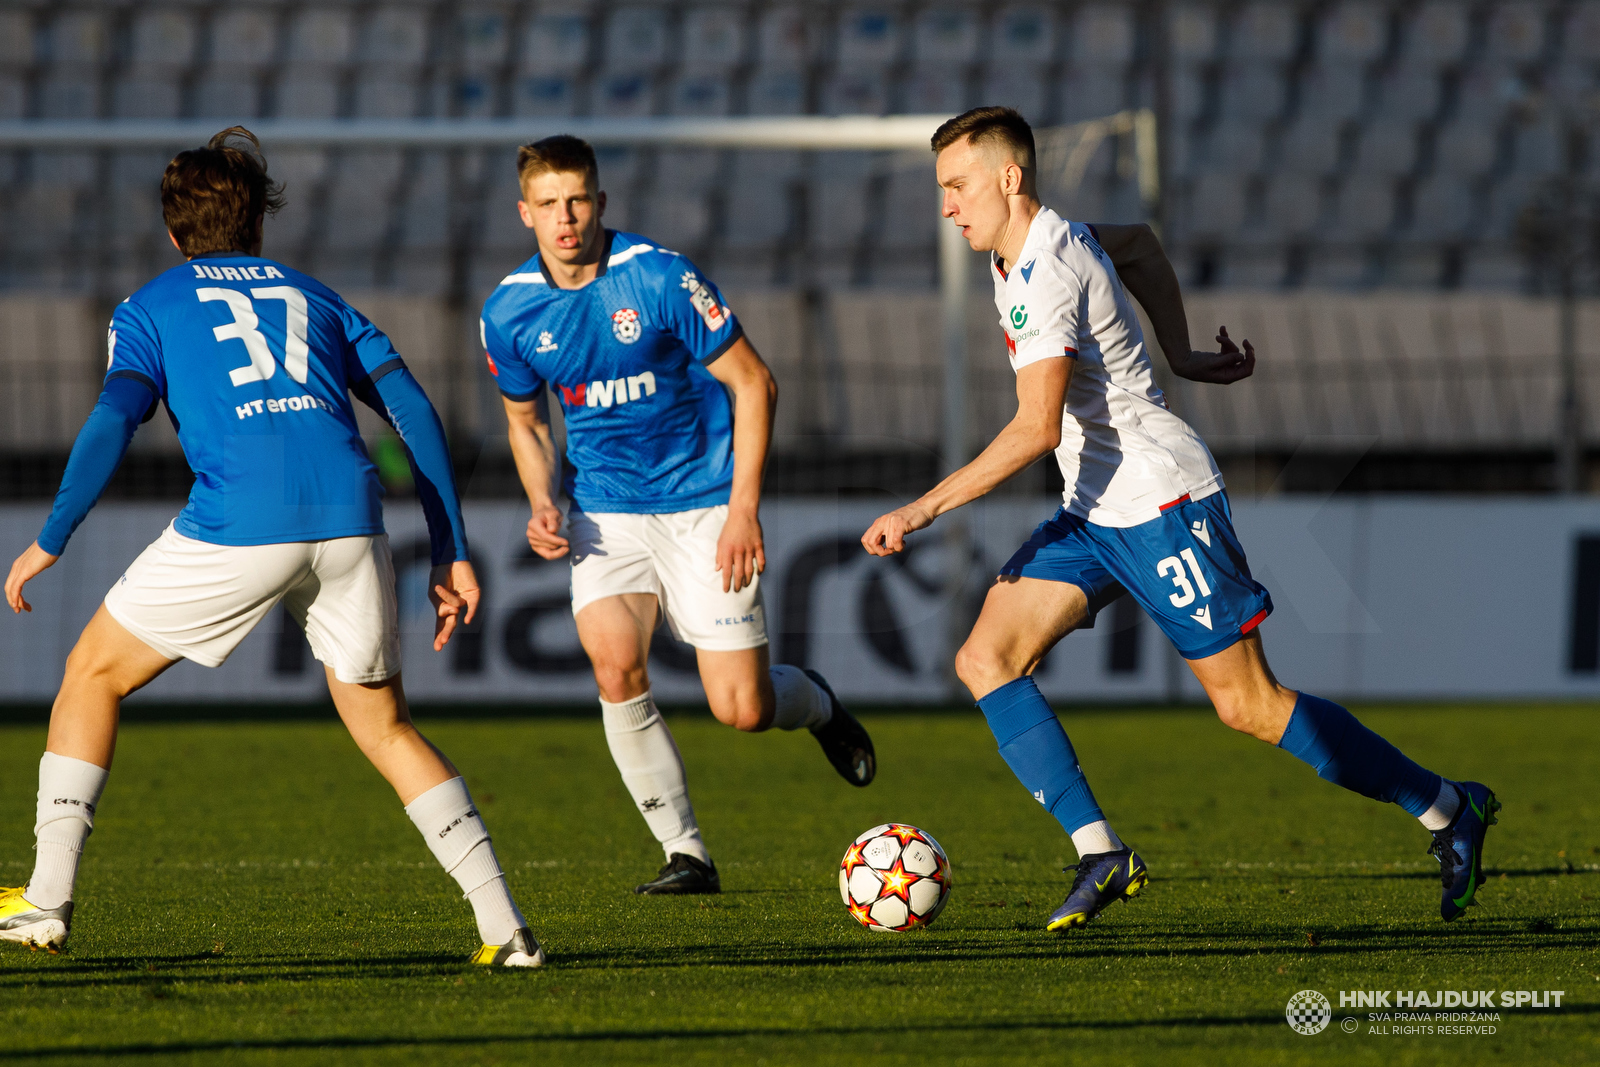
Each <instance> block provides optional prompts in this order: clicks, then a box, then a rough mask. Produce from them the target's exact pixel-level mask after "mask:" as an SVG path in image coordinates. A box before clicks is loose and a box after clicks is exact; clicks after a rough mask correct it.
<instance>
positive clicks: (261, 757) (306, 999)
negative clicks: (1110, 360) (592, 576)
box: [0, 706, 1600, 1065]
mask: <svg viewBox="0 0 1600 1067" xmlns="http://www.w3.org/2000/svg"><path fill="white" fill-rule="evenodd" d="M1357 710H1358V713H1359V714H1361V715H1362V717H1363V718H1364V719H1365V720H1366V721H1367V722H1368V723H1370V724H1371V725H1373V726H1374V727H1376V728H1377V729H1378V730H1380V731H1382V732H1383V733H1384V734H1386V735H1387V736H1389V737H1390V738H1391V739H1393V740H1394V741H1395V742H1396V743H1397V744H1399V745H1400V746H1401V747H1402V748H1404V749H1405V750H1407V751H1408V752H1410V753H1412V754H1414V755H1415V756H1416V757H1417V758H1418V759H1419V760H1421V761H1422V762H1424V763H1426V764H1428V765H1430V766H1433V767H1435V768H1437V769H1439V770H1441V771H1443V772H1444V773H1446V774H1451V775H1456V776H1472V777H1479V778H1481V779H1483V780H1485V781H1487V782H1488V783H1489V784H1490V785H1491V786H1493V787H1494V788H1495V789H1496V790H1497V791H1498V792H1499V794H1500V796H1501V798H1502V799H1503V801H1504V802H1505V811H1504V812H1503V813H1502V817H1501V822H1500V825H1499V826H1497V827H1495V828H1494V829H1493V830H1491V831H1490V835H1489V839H1488V850H1487V855H1488V864H1487V866H1488V868H1489V873H1488V880H1487V884H1486V885H1485V886H1484V888H1483V890H1482V891H1481V893H1480V896H1479V899H1480V901H1481V903H1482V907H1480V908H1478V909H1475V910H1474V911H1472V912H1471V913H1469V914H1470V918H1467V919H1463V920H1462V921H1459V922H1457V923H1455V924H1452V925H1450V926H1446V925H1444V924H1443V923H1441V922H1440V921H1439V918H1438V897H1439V885H1438V876H1437V873H1436V872H1437V866H1436V864H1435V863H1434V861H1433V860H1432V859H1431V858H1430V857H1429V856H1427V855H1426V854H1425V852H1424V849H1425V848H1426V846H1427V843H1428V837H1427V834H1426V833H1425V832H1424V831H1423V830H1422V829H1421V828H1420V827H1419V826H1418V825H1417V824H1416V822H1415V821H1414V820H1412V819H1410V818H1409V817H1407V816H1406V815H1405V814H1404V813H1403V812H1401V811H1400V810H1398V809H1397V808H1394V807H1384V806H1380V805H1378V804H1375V803H1372V802H1370V801H1366V800H1363V799H1361V798H1359V797H1355V796H1352V795H1349V794H1346V793H1344V792H1342V791H1340V790H1338V789H1336V788H1334V787H1333V786H1330V785H1327V784H1325V783H1322V782H1319V781H1318V780H1317V779H1316V778H1315V777H1314V776H1313V774H1312V773H1311V771H1310V770H1309V769H1308V768H1306V767H1304V766H1303V765H1301V764H1300V763H1298V762H1296V761H1295V760H1294V759H1292V758H1290V757H1288V756H1287V755H1285V754H1284V753H1281V752H1275V751H1273V750H1272V749H1270V748H1268V747H1267V746H1265V745H1261V744H1259V743H1257V742H1254V741H1250V740H1248V739H1246V738H1243V737H1241V736H1238V735H1234V734H1232V733H1230V732H1229V731H1228V730H1226V729H1224V728H1223V727H1222V726H1221V725H1219V724H1218V723H1217V722H1216V721H1215V719H1214V717H1213V716H1211V715H1210V714H1209V713H1201V712H1198V711H1181V710H1180V711H1121V712H1110V711H1105V712H1087V711H1085V712H1076V711H1075V712H1070V713H1068V715H1067V723H1068V729H1069V731H1070V733H1071V734H1072V736H1073V739H1074V741H1075V743H1076V745H1077V747H1078V751H1079V754H1080V756H1081V757H1082V759H1083V762H1084V764H1085V766H1086V767H1087V769H1088V772H1089V775H1090V781H1091V783H1092V784H1093V786H1094V788H1095V790H1096V792H1097V794H1098V795H1099V797H1100V799H1101V801H1102V803H1103V804H1104V806H1105V807H1106V809H1107V811H1108V812H1109V813H1110V814H1111V817H1112V818H1113V820H1114V821H1115V824H1116V825H1117V826H1118V827H1119V829H1120V830H1121V832H1122V834H1123V835H1124V836H1126V837H1127V838H1128V839H1129V840H1130V841H1131V842H1133V843H1134V844H1135V845H1136V846H1137V847H1138V848H1139V849H1140V851H1141V852H1142V854H1143V855H1144V857H1145V858H1146V860H1147V861H1148V863H1149V866H1150V872H1151V877H1152V881H1151V883H1150V886H1149V888H1148V890H1147V891H1146V894H1145V896H1144V897H1143V898H1141V899H1140V900H1139V901H1137V902H1135V903H1132V904H1130V905H1128V906H1118V907H1115V908H1113V909H1111V910H1110V911H1108V912H1107V913H1106V914H1105V915H1104V916H1102V917H1101V919H1100V920H1098V921H1097V922H1096V923H1094V924H1092V925H1091V926H1090V927H1089V928H1087V929H1085V930H1081V931H1077V932H1074V933H1071V934H1068V935H1065V936H1062V935H1055V934H1049V933H1046V932H1045V931H1044V930H1043V929H1042V924H1043V922H1044V919H1045V917H1046V916H1047V915H1048V914H1049V912H1050V911H1051V910H1052V909H1053V908H1054V907H1055V905H1056V904H1058V903H1059V902H1060V900H1061V898H1062V896H1063V895H1064V891H1065V887H1066V879H1065V878H1064V877H1063V876H1062V875H1061V874H1060V873H1059V871H1060V868H1062V867H1063V866H1064V865H1065V864H1066V863H1067V862H1068V861H1069V859H1070V858H1071V857H1072V854H1071V850H1070V847H1069V843H1068V842H1067V840H1066V838H1065V837H1064V835H1062V833H1061V832H1060V831H1059V829H1058V828H1057V827H1056V825H1055V824H1054V822H1053V821H1052V820H1050V819H1049V817H1048V816H1047V815H1046V814H1045V813H1044V812H1043V811H1042V810H1041V809H1040V808H1039V807H1038V805H1036V804H1034V803H1033V802H1032V801H1031V800H1030V799H1029V798H1028V795H1027V793H1026V792H1025V791H1024V790H1023V789H1022V788H1021V787H1020V786H1019V785H1018V784H1017V783H1016V781H1015V780H1014V779H1013V778H1012V777H1011V775H1010V773H1009V772H1008V771H1007V769H1006V767H1005V766H1004V765H1003V764H1002V762H1001V761H1000V758H999V757H998V755H996V753H995V747H994V743H993V739H992V738H991V737H990V735H989V734H988V731H987V729H986V728H985V726H984V724H983V721H982V719H981V717H980V716H979V715H978V714H977V713H976V712H951V713H932V714H924V713H910V712H895V713H887V712H884V713H878V714H871V713H867V714H864V715H863V716H862V718H863V721H864V722H865V723H866V724H867V725H868V727H869V728H870V729H871V730H872V731H873V734H874V736H875V738H876V741H877V746H878V753H879V761H880V773H879V778H878V781H877V783H876V784H875V785H873V786H872V787H871V788H868V789H864V790H856V789H851V788H849V787H848V786H846V785H845V784H844V783H843V782H841V781H840V780H839V779H838V778H837V777H836V776H835V775H834V773H833V771H832V770H831V769H830V768H829V767H828V766H827V764H826V762H825V761H824V759H823V757H822V755H821V753H820V751H819V750H818V749H817V747H816V745H815V744H814V743H813V742H812V741H811V739H810V738H809V737H806V736H804V735H801V736H793V735H783V734H776V733H774V734H768V735H763V736H758V737H750V736H744V735H740V734H736V733H735V732H734V731H732V730H729V729H727V728H725V727H722V726H719V725H717V724H716V723H714V722H713V721H712V720H711V719H710V717H709V716H707V715H705V714H704V713H703V712H702V713H700V714H692V713H684V714H679V715H675V716H674V717H673V718H672V725H673V729H674V731H675V732H676V734H677V737H678V740H679V743H680V745H681V747H682V749H683V751H684V756H685V759H686V761H687V763H688V766H689V775H690V783H691V787H692V788H693V790H694V795H695V799H696V801H697V804H698V811H699V815H700V818H701V822H702V826H703V828H704V830H705V834H706V838H707V840H708V843H709V844H710V846H711V848H712V850H713V852H714V854H715V855H716V857H717V859H718V861H719V866H720V868H721V871H722V875H723V880H724V887H725V891H724V892H723V894H722V895H721V896H720V897H714V898H687V899H642V898H639V897H635V896H633V895H632V893H631V892H630V891H629V890H630V888H631V887H632V886H633V885H634V884H635V883H636V882H638V881H641V880H643V879H644V878H645V877H646V876H648V875H651V874H653V873H654V871H655V869H656V867H657V866H658V865H659V863H660V854H659V852H658V851H657V850H656V848H655V845H654V842H653V841H651V840H650V838H649V836H648V834H647V832H646V830H645V827H644V824H643V821H642V820H641V819H640V818H639V817H638V816H637V815H636V814H634V812H633V811H632V808H631V805H630V804H629V803H628V800H627V798H626V794H625V793H624V792H623V790H622V787H621V783H620V781H619V780H618V778H617V775H616V772H615V770H614V769H613V768H612V765H611V762H610V759H609V758H608V756H607V753H606V748H605V742H604V738H603V735H602V733H601V730H600V725H599V722H598V717H597V716H596V717H591V718H587V719H579V718H569V719H561V718H531V719H501V720H463V719H454V718H451V719H443V718H440V719H432V720H430V718H429V716H428V715H427V714H426V713H425V712H423V713H419V715H418V719H419V722H420V723H421V724H422V726H423V729H424V730H425V731H426V732H427V733H428V734H429V735H430V736H431V737H432V738H433V739H434V740H435V741H436V742H437V743H438V744H439V745H440V746H441V747H442V748H443V749H444V750H445V751H446V752H447V753H449V754H450V755H451V756H452V758H454V759H455V760H456V761H457V762H458V764H459V765H460V766H461V767H462V769H463V771H464V773H465V774H466V775H467V778H468V781H469V783H470V784H471V786H472V788H473V790H474V793H475V795H476V796H477V799H478V801H479V803H480V806H481V807H482V810H483V812H484V814H485V817H486V818H487V820H488V823H489V828H490V830H491V831H492V832H493V833H494V835H495V844H496V846H497V847H498V849H499V852H500V855H501V857H502V860H503V862H504V863H505V866H506V867H507V869H508V871H509V877H510V880H511V884H512V888H513V889H514V891H515V892H516V895H517V897H518V899H519V902H520V903H521V906H522V907H523V909H524V910H525V911H526V913H527V915H528V917H529V920H530V923H531V925H532V926H533V929H534V931H535V932H536V933H537V934H538V936H539V937H540V938H541V939H542V940H543V941H544V943H545V945H546V947H547V950H548V951H549V953H550V956H551V964H550V966H548V967H546V968H545V969H544V970H542V971H535V972H523V973H510V972H495V973H489V972H486V971H484V970H483V969H473V968H470V967H469V966H467V965H466V963H465V960H466V957H467V955H468V954H469V953H470V952H471V951H472V950H473V949H475V948H476V947H477V939H476V936H475V933H474V928H473V925H472V922H471V915H470V910H469V909H468V907H467V906H466V904H465V902H463V901H462V900H461V899H460V897H459V894H458V893H457V892H456V891H455V887H454V884H453V883H452V882H451V881H450V880H449V879H448V878H447V877H446V876H445V875H444V874H443V872H441V871H440V870H439V869H438V867H437V866H436V865H435V864H434V862H433V860H432V858H431V857H430V856H429V855H428V853H427V851H426V849H425V848H424V846H423V843H422V842H421V840H420V839H419V838H418V836H417V833H416V831H415V830H414V829H413V828H412V826H411V824H410V823H409V821H408V820H407V819H406V817H405V814H404V812H403V810H402V809H401V807H400V805H399V803H398V802H397V801H396V799H395V797H394V796H393V794H392V793H391V792H390V791H389V790H388V788H387V787H386V786H385V785H384V783H383V782H382V781H381V780H380V779H379V778H378V776H377V774H376V773H375V772H374V771H372V770H371V768H370V767H369V766H368V765H367V764H366V763H365V762H364V761H363V760H362V759H361V757H360V755H359V754H358V753H357V752H356V750H355V748H354V746H353V745H352V743H351V742H350V741H349V739H348V738H347V737H346V736H345V735H344V733H343V732H342V731H341V729H340V728H339V726H338V725H337V723H336V722H335V721H331V718H330V721H326V722H321V721H269V722H261V721H258V722H237V723H196V722H171V721H169V722H145V723H139V722H132V723H130V724H129V725H128V726H127V727H126V728H125V730H124V733H123V736H122V740H121V745H120V749H119V751H118V753H117V764H116V767H115V770H114V773H113V774H112V777H111V784H110V786H109V788H108V789H107V791H106V795H105V798H104V800H103V802H102V805H101V810H100V814H99V816H98V820H99V825H98V828H97V829H96V831H95V834H94V837H93V838H92V839H91V840H90V842H89V848H88V853H87V855H86V857H85V860H84V864H83V869H82V875H81V878H80V881H79V888H78V901H79V904H78V908H79V910H78V914H77V922H76V927H75V929H74V932H73V940H72V944H71V949H70V951H69V952H68V953H66V954H63V955H61V956H59V957H51V956H48V955H45V954H43V953H36V954H35V953H29V952H27V951H25V950H19V949H16V948H15V947H12V946H7V947H6V948H5V950H3V951H0V1064H4V1063H22V1062H39V1063H101V1062H112V1061H118V1062H122V1061H131V1062H141V1063H162V1064H168V1063H172V1064H187V1063H202V1062H204V1063H213V1062H222V1063H240V1064H288V1063H308V1062H324V1063H340V1064H355V1063H423V1064H430V1065H432V1064H457V1063H460V1064H483V1063H506V1064H513V1063H533V1062H538V1063H552V1064H553V1063H586V1064H596V1063H657V1062H662V1063H665V1062H671V1063H702V1062H703V1063H770V1064H779V1063H848V1064H852V1065H854V1064H865V1063H871V1064H929V1063H939V1064H944V1063H971V1064H994V1063H1008V1062H1014V1063H1064V1062H1088V1061H1093V1062H1095V1063H1104V1062H1110V1063H1118V1064H1125V1063H1126V1064H1139V1063H1152V1062H1158V1061H1159V1062H1162V1063H1167V1064H1187V1063H1197V1062H1205V1063H1208V1064H1216V1063H1224V1062H1226V1063H1230V1064H1232V1063H1341V1064H1342V1063H1372V1064H1379V1063H1382V1064H1385V1065H1387V1064H1406V1063H1449V1064H1459V1063H1464V1062H1474V1061H1476V1062H1489V1061H1491V1060H1493V1061H1497V1062H1511V1063H1516V1062H1528V1063H1531V1062H1535V1061H1536V1060H1537V1061H1539V1062H1550V1063H1563V1064H1571V1063H1579V1062H1597V1061H1600V951H1597V950H1600V905H1597V904H1596V897H1597V896H1600V799H1597V796H1596V790H1595V784H1596V783H1597V782H1600V748H1597V746H1596V745H1595V743H1594V741H1595V735H1596V727H1597V725H1600V718H1597V714H1600V713H1597V711H1596V710H1595V709H1592V708H1587V707H1585V708H1576V707H1550V706H1543V707H1493V708H1489V707H1476V708H1442V707H1438V708H1409V709H1408V708H1389V709H1380V708H1365V709H1357ZM43 742H44V731H43V729H42V727H40V726H38V725H36V724H28V725H16V724H13V725H9V726H4V727H0V884H7V885H17V884H20V883H21V882H22V881H23V880H25V879H26V877H27V874H28V871H29V870H30V868H31V862H32V853H31V851H30V847H31V844H32V833H31V824H32V820H33V793H34V788H35V784H36V778H35V768H36V765H37V759H38V755H39V752H40V749H41V748H42V746H43ZM891 819H893V820H900V821H906V822H911V823H915V824H917V825H919V826H922V827H924V828H926V829H927V830H929V831H930V832H931V833H933V834H934V835H936V836H937V837H938V838H939V839H940V841H941V842H942V843H943V844H944V846H945V847H946V849H947V850H948V851H949V854H950V858H951V862H952V864H953V869H954V879H955V890H954V895H953V897H952V899H951V902H950V905H949V907H948V908H947V909H946V911H945V912H944V914H943V916H941V918H940V919H939V921H938V922H937V923H936V924H935V926H934V927H933V928H932V929H931V930H927V931H922V932H917V933H912V934H906V935H898V936H895V935H883V934H869V933H867V932H866V931H864V930H861V929H859V928H857V927H856V926H855V925H854V924H853V923H852V922H851V921H850V919H849V917H848V915H847V914H846V912H845V910H844V908H843V906H842V905H841V904H840V901H839V896H838V889H837V875H836V865H837V863H838V861H839V857H840V855H841V854H842V853H843V852H844V849H845V846H846V845H848V844H849V842H850V840H851V839H852V838H853V837H854V836H855V835H856V834H857V833H859V832H860V831H862V830H865V829H867V828H868V827H870V826H873V825H874V824H876V823H879V822H883V821H886V820H891ZM1307 988H1309V989H1316V990H1319V991H1321V992H1323V993H1325V994H1327V995H1329V996H1330V998H1331V999H1332V1000H1333V1003H1334V1006H1335V1020H1334V1025H1332V1026H1330V1027H1329V1028H1328V1029H1327V1030H1325V1031H1323V1032H1322V1033H1321V1034H1318V1035H1316V1036H1311V1037H1304V1036H1301V1035H1299V1034H1297V1033H1295V1032H1294V1031H1293V1030H1292V1029H1290V1028H1289V1026H1288V1025H1287V1024H1286V1023H1285V1021H1284V1007H1285V1004H1286V1002H1287V1000H1288V998H1289V997H1290V996H1291V995H1292V994H1294V993H1295V992H1296V991H1298V990H1301V989H1307ZM1480 988H1492V989H1496V990H1500V989H1531V990H1546V989H1560V990H1564V991H1565V997H1564V1000H1563V1003H1562V1007H1561V1008H1560V1009H1559V1010H1542V1011H1540V1010H1532V1009H1523V1010H1521V1011H1509V1010H1503V1011H1501V1012H1500V1021H1499V1022H1498V1024H1496V1025H1497V1032H1496V1033H1495V1034H1494V1035H1492V1036H1439V1035H1433V1036H1407V1035H1397V1034H1394V1033H1392V1032H1391V1033H1389V1034H1387V1035H1385V1034H1377V1033H1369V1032H1367V1024H1366V1022H1365V1020H1364V1018H1363V1019H1362V1020H1360V1022H1361V1026H1360V1029H1359V1030H1358V1032H1357V1033H1355V1034H1347V1033H1345V1032H1343V1031H1342V1029H1341V1027H1340V1025H1339V1020H1341V1019H1343V1018H1344V1017H1346V1016H1354V1015H1358V1014H1359V1015H1361V1016H1364V1015H1365V1014H1366V1013H1365V1012H1361V1013H1357V1012H1355V1011H1353V1010H1346V1011H1343V1012H1341V1011H1339V1010H1338V991H1339V990H1345V989H1388V990H1393V989H1427V990H1436V989H1468V990H1471V989H1480Z"/></svg>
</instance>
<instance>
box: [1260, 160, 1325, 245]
mask: <svg viewBox="0 0 1600 1067" xmlns="http://www.w3.org/2000/svg"><path fill="white" fill-rule="evenodd" d="M1262 208H1263V211H1262V215H1263V218H1262V221H1263V222H1264V223H1265V233H1266V234H1268V235H1270V236H1271V237H1273V238H1276V239H1278V240H1297V239H1301V238H1304V237H1306V236H1308V235H1310V234H1312V233H1314V232H1315V231H1316V229H1317V226H1318V224H1319V223H1320V221H1321V219H1322V181H1321V179H1320V178H1318V177H1316V176H1314V175H1310V174H1288V173H1286V174H1274V175H1273V176H1272V177H1271V178H1269V179H1268V183H1267V191H1266V198H1265V202H1264V203H1263V205H1262Z"/></svg>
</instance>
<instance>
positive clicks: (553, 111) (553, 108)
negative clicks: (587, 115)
mask: <svg viewBox="0 0 1600 1067" xmlns="http://www.w3.org/2000/svg"><path fill="white" fill-rule="evenodd" d="M577 110H578V93H577V85H576V84H575V83H574V81H573V79H572V78H570V77H567V76H565V75H559V74H557V75H538V74H525V75H522V76H520V77H518V78H516V79H515V80H514V81H513V82H512V86H511V113H512V114H513V115H530V116H533V115H537V116H552V117H554V116H564V115H574V114H577Z"/></svg>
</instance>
